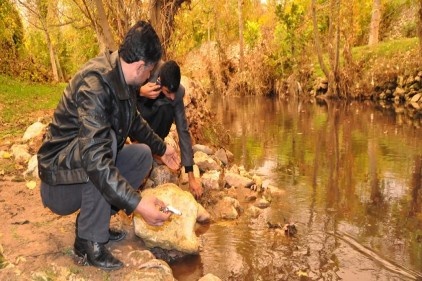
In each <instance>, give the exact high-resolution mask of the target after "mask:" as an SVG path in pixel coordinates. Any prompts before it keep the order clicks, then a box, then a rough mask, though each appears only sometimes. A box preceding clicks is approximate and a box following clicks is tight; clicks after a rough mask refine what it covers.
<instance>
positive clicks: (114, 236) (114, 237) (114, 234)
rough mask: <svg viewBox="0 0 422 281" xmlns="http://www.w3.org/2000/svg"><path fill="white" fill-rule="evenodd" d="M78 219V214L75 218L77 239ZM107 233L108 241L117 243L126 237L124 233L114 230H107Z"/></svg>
mask: <svg viewBox="0 0 422 281" xmlns="http://www.w3.org/2000/svg"><path fill="white" fill-rule="evenodd" d="M78 217H79V214H78V215H77V216H76V222H75V236H76V237H78ZM108 233H109V235H110V237H109V238H108V239H109V240H110V241H113V242H117V241H120V240H123V239H124V238H125V237H126V232H124V231H119V230H116V229H111V228H110V229H109V230H108Z"/></svg>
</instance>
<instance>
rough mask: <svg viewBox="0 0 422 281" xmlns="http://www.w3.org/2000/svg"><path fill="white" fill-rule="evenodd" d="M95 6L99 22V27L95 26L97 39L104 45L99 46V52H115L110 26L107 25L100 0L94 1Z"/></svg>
mask: <svg viewBox="0 0 422 281" xmlns="http://www.w3.org/2000/svg"><path fill="white" fill-rule="evenodd" d="M95 6H96V8H97V13H98V20H99V26H97V32H98V37H99V38H100V40H101V41H102V42H103V44H104V46H101V47H102V48H101V51H104V49H109V50H111V51H115V50H117V44H116V42H115V41H114V38H113V35H112V34H111V31H110V25H109V24H108V20H107V16H106V13H105V10H104V6H103V2H102V1H101V0H95Z"/></svg>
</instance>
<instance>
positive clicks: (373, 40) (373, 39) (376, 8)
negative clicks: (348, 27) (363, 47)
mask: <svg viewBox="0 0 422 281" xmlns="http://www.w3.org/2000/svg"><path fill="white" fill-rule="evenodd" d="M380 22H381V0H374V1H373V3H372V17H371V27H370V30H369V41H368V45H370V46H371V45H375V44H377V43H378V41H379V30H380Z"/></svg>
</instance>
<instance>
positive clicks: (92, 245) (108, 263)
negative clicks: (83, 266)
mask: <svg viewBox="0 0 422 281" xmlns="http://www.w3.org/2000/svg"><path fill="white" fill-rule="evenodd" d="M74 250H75V254H76V255H77V256H79V257H81V258H84V259H86V261H87V262H88V264H90V265H93V266H95V267H99V268H101V269H104V270H116V269H119V268H121V267H122V266H123V263H122V262H121V261H119V260H118V259H116V258H115V257H114V256H113V255H112V254H111V253H110V252H109V251H108V250H107V248H106V246H105V245H104V243H98V242H93V241H89V240H85V239H82V238H79V237H78V236H76V238H75V244H74Z"/></svg>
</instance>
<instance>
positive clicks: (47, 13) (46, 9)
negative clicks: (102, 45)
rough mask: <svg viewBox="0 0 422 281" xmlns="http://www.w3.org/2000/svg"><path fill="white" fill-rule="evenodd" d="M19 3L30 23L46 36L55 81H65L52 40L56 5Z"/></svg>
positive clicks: (42, 1) (29, 1) (50, 3)
mask: <svg viewBox="0 0 422 281" xmlns="http://www.w3.org/2000/svg"><path fill="white" fill-rule="evenodd" d="M18 3H19V4H20V5H21V6H22V7H23V8H25V10H26V11H27V12H28V15H29V16H28V17H27V20H28V23H29V24H30V25H32V26H34V27H35V28H36V29H38V30H41V31H42V32H43V33H44V35H45V40H46V43H47V47H48V52H49V56H50V64H51V70H52V72H53V79H54V81H56V82H58V81H63V80H64V77H63V72H62V70H61V69H59V68H60V64H59V63H58V60H57V57H56V51H55V48H54V44H53V42H52V39H51V29H52V28H54V25H53V24H51V19H52V18H54V14H56V10H57V7H54V5H55V3H52V1H47V0H39V1H32V0H27V1H24V0H18Z"/></svg>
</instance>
